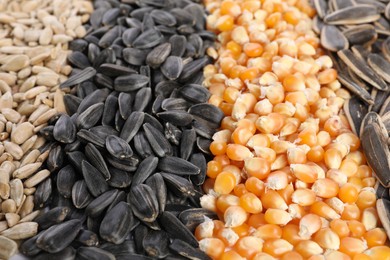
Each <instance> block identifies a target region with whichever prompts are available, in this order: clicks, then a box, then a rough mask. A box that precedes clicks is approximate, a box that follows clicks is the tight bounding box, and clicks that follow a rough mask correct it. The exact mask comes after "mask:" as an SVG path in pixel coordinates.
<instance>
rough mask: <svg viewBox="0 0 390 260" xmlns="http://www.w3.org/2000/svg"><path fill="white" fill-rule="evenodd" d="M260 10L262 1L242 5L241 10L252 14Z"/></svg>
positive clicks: (250, 1) (251, 0)
mask: <svg viewBox="0 0 390 260" xmlns="http://www.w3.org/2000/svg"><path fill="white" fill-rule="evenodd" d="M259 8H260V1H255V0H248V1H244V2H242V3H241V9H242V10H247V11H249V12H251V13H254V12H256V11H257V10H258V9H259Z"/></svg>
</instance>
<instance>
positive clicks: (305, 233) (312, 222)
mask: <svg viewBox="0 0 390 260" xmlns="http://www.w3.org/2000/svg"><path fill="white" fill-rule="evenodd" d="M320 228H321V219H320V217H319V216H317V215H315V214H307V215H305V216H303V217H302V218H301V220H300V221H299V236H300V237H302V238H307V239H308V238H310V237H311V236H312V235H313V234H314V233H315V232H317V231H318V230H319V229H320Z"/></svg>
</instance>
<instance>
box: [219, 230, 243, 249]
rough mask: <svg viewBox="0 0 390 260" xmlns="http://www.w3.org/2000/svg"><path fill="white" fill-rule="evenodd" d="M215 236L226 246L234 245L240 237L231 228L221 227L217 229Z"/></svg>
mask: <svg viewBox="0 0 390 260" xmlns="http://www.w3.org/2000/svg"><path fill="white" fill-rule="evenodd" d="M217 238H219V239H221V240H222V242H223V243H224V244H225V246H226V247H231V246H234V244H235V243H236V242H237V240H238V239H239V238H240V237H239V236H238V235H237V233H236V232H234V230H233V229H231V228H222V229H220V230H219V231H218V234H217Z"/></svg>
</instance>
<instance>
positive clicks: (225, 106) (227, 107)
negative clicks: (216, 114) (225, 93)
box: [218, 101, 233, 116]
mask: <svg viewBox="0 0 390 260" xmlns="http://www.w3.org/2000/svg"><path fill="white" fill-rule="evenodd" d="M218 107H219V108H220V109H221V110H222V112H223V113H224V115H225V116H231V115H232V113H233V104H230V103H226V102H223V101H222V102H221V103H220V104H219V106H218Z"/></svg>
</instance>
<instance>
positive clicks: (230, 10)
mask: <svg viewBox="0 0 390 260" xmlns="http://www.w3.org/2000/svg"><path fill="white" fill-rule="evenodd" d="M220 12H221V15H225V14H230V15H232V16H237V15H239V14H240V13H241V8H240V6H239V5H238V4H237V3H235V2H234V1H223V2H222V3H221V9H220Z"/></svg>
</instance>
